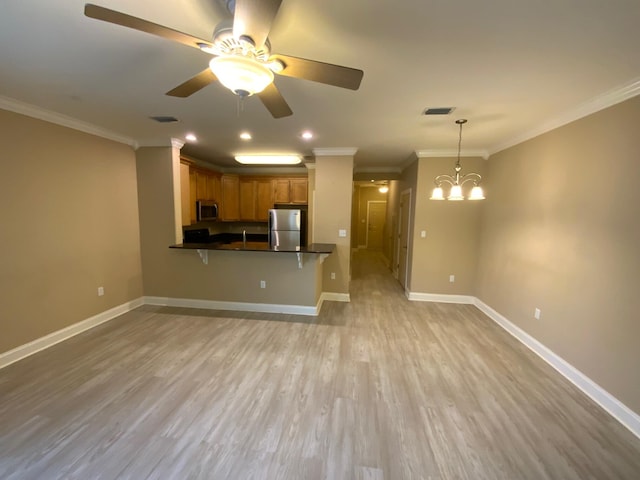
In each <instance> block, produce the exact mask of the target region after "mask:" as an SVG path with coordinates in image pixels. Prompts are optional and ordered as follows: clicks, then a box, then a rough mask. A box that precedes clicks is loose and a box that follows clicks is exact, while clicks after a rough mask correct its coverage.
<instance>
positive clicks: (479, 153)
mask: <svg viewBox="0 0 640 480" xmlns="http://www.w3.org/2000/svg"><path fill="white" fill-rule="evenodd" d="M415 153H416V156H417V157H418V158H435V157H457V156H458V150H416V152H415ZM460 156H461V157H482V158H484V159H485V160H486V159H488V158H489V152H488V151H487V150H464V149H463V150H460Z"/></svg>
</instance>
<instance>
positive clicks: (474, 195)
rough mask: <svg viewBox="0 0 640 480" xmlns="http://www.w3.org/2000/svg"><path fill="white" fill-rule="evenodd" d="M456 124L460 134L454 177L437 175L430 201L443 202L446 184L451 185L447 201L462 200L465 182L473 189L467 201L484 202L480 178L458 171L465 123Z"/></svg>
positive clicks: (457, 121)
mask: <svg viewBox="0 0 640 480" xmlns="http://www.w3.org/2000/svg"><path fill="white" fill-rule="evenodd" d="M456 123H457V124H458V125H459V126H460V132H459V134H458V160H457V161H456V166H455V169H454V170H455V172H456V173H455V175H447V174H443V175H438V176H437V177H436V178H435V179H434V182H435V184H436V187H435V188H434V189H433V192H432V193H431V197H430V200H444V199H445V197H444V192H443V190H442V184H443V183H448V184H450V185H451V190H450V191H449V195H447V200H452V201H459V200H464V195H463V194H462V185H464V184H465V183H466V182H473V188H472V189H471V193H469V196H468V197H467V200H484V192H483V191H482V187H481V186H480V181H481V180H482V177H481V176H480V174H478V173H473V172H471V173H467V174H464V175H463V174H461V173H460V171H461V170H462V167H461V166H460V147H461V145H462V125H464V124H465V123H467V121H466V120H465V119H460V120H456Z"/></svg>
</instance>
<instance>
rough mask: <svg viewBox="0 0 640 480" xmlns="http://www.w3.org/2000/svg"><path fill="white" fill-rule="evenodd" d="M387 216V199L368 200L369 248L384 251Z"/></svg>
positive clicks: (367, 241) (367, 240) (367, 243)
mask: <svg viewBox="0 0 640 480" xmlns="http://www.w3.org/2000/svg"><path fill="white" fill-rule="evenodd" d="M386 218H387V202H386V201H380V200H369V201H368V202H367V234H366V235H367V238H366V245H367V250H375V251H382V243H383V238H384V225H385V222H386Z"/></svg>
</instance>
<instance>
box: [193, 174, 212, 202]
mask: <svg viewBox="0 0 640 480" xmlns="http://www.w3.org/2000/svg"><path fill="white" fill-rule="evenodd" d="M196 200H209V175H207V174H206V173H204V172H201V171H199V170H196Z"/></svg>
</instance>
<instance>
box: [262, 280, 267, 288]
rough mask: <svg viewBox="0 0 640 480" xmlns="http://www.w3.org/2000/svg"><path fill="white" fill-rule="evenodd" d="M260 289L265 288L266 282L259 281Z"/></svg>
mask: <svg viewBox="0 0 640 480" xmlns="http://www.w3.org/2000/svg"><path fill="white" fill-rule="evenodd" d="M260 288H267V282H266V280H260Z"/></svg>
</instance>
